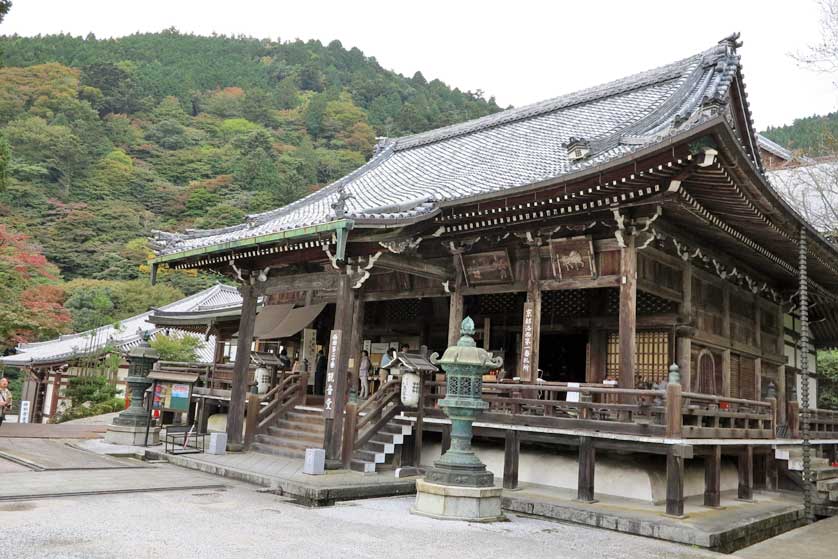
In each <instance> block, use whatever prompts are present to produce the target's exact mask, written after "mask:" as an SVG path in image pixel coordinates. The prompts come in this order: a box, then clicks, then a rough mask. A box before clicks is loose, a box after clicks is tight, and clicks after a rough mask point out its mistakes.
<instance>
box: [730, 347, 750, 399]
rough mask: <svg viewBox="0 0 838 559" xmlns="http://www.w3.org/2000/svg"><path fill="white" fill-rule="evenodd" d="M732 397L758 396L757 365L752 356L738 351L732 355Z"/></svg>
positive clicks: (746, 397)
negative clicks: (740, 353) (745, 355)
mask: <svg viewBox="0 0 838 559" xmlns="http://www.w3.org/2000/svg"><path fill="white" fill-rule="evenodd" d="M730 397H731V398H744V399H746V400H753V399H754V398H755V397H756V365H755V363H754V360H753V359H752V358H750V357H744V356H742V355H739V354H736V353H734V354H732V355H731V356H730Z"/></svg>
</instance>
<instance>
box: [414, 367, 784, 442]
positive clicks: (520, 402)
mask: <svg viewBox="0 0 838 559" xmlns="http://www.w3.org/2000/svg"><path fill="white" fill-rule="evenodd" d="M424 393H425V396H424V397H423V409H424V415H425V417H444V413H443V412H442V410H441V409H439V404H438V400H440V399H442V398H444V397H445V382H444V381H443V382H436V381H429V382H426V384H425V390H424ZM568 394H578V397H576V398H567V395H568ZM483 399H484V400H485V401H487V402H488V403H489V409H488V410H486V411H485V412H484V413H483V414H482V415H481V416H480V418H479V419H478V421H480V422H484V423H498V424H506V425H527V426H535V427H552V428H556V429H579V430H587V431H599V432H608V433H623V434H633V435H646V436H661V437H667V438H753V439H756V438H761V439H767V438H773V437H774V432H775V429H776V417H777V410H776V402H775V401H773V400H772V399H769V401H766V402H759V401H754V400H742V399H739V398H723V397H720V396H713V395H708V394H698V393H693V392H681V386H680V385H678V384H670V385H668V386H667V388H666V390H640V389H627V388H616V387H607V386H603V385H601V384H597V385H593V384H587V385H581V386H568V384H567V383H537V384H520V383H484V384H483ZM568 399H570V400H577V401H568Z"/></svg>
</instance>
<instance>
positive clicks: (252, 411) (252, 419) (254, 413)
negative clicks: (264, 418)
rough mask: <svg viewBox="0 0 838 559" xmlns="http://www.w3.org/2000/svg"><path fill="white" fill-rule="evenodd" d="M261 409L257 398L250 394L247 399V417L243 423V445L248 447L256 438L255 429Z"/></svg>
mask: <svg viewBox="0 0 838 559" xmlns="http://www.w3.org/2000/svg"><path fill="white" fill-rule="evenodd" d="M260 409H262V405H261V401H260V400H259V396H257V395H256V394H251V395H250V398H248V399H247V416H245V418H244V419H245V423H244V444H245V446H250V444H251V443H252V442H253V439H254V438H255V437H256V429H257V427H258V425H259V410H260Z"/></svg>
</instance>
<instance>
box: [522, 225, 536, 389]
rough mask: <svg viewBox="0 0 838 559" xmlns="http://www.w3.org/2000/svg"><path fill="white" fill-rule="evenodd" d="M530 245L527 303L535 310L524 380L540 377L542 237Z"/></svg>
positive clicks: (533, 380) (523, 374)
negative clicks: (527, 369) (528, 361)
mask: <svg viewBox="0 0 838 559" xmlns="http://www.w3.org/2000/svg"><path fill="white" fill-rule="evenodd" d="M529 247H530V253H529V281H528V283H527V303H531V304H532V310H533V318H532V349H531V356H530V367H529V371H519V374H520V375H521V380H522V381H523V382H535V381H536V379H537V378H538V354H539V348H540V347H541V343H540V342H541V239H538V240H534V241H532V242H531V243H530V244H529ZM525 375H526V377H525Z"/></svg>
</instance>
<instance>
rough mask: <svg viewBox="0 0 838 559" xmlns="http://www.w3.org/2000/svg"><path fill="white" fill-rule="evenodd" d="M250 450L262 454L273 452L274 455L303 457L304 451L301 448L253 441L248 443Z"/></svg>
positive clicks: (304, 455)
mask: <svg viewBox="0 0 838 559" xmlns="http://www.w3.org/2000/svg"><path fill="white" fill-rule="evenodd" d="M250 450H252V451H254V452H260V453H262V454H273V455H274V456H287V457H288V458H305V457H306V453H305V451H303V450H299V449H294V448H285V447H279V446H274V445H271V444H263V443H260V442H254V443H252V444H251V445H250Z"/></svg>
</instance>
